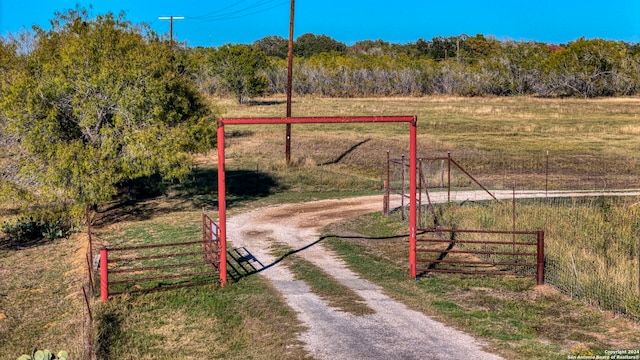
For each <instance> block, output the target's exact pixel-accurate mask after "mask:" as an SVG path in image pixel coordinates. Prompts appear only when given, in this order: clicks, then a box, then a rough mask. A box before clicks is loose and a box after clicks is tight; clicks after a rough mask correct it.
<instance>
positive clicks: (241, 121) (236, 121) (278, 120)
mask: <svg viewBox="0 0 640 360" xmlns="http://www.w3.org/2000/svg"><path fill="white" fill-rule="evenodd" d="M416 120H417V118H416V117H415V116H310V117H267V118H224V119H220V120H218V122H219V123H222V124H223V125H251V124H266V125H268V124H289V123H290V124H325V123H329V124H331V123H334V124H335V123H377V122H381V123H389V122H414V123H415V122H416ZM414 126H415V125H414ZM219 128H220V125H218V129H219Z"/></svg>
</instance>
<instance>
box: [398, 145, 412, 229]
mask: <svg viewBox="0 0 640 360" xmlns="http://www.w3.org/2000/svg"><path fill="white" fill-rule="evenodd" d="M401 162H402V165H401V166H400V168H401V169H402V177H401V180H402V198H401V199H400V210H402V211H401V212H400V213H401V214H402V216H401V218H402V221H404V189H405V187H404V154H402V161H401ZM409 167H411V164H409ZM409 187H411V184H409Z"/></svg>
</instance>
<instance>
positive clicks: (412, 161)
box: [409, 117, 418, 279]
mask: <svg viewBox="0 0 640 360" xmlns="http://www.w3.org/2000/svg"><path fill="white" fill-rule="evenodd" d="M416 125H417V124H416V118H415V117H414V118H413V121H411V122H410V123H409V167H410V168H411V170H410V174H409V202H410V204H409V274H410V276H411V277H412V278H414V279H415V278H416V275H417V274H416V238H417V229H416V218H417V211H416V209H417V204H416V165H417V164H416V162H417V147H418V146H417V133H418V131H417V126H416Z"/></svg>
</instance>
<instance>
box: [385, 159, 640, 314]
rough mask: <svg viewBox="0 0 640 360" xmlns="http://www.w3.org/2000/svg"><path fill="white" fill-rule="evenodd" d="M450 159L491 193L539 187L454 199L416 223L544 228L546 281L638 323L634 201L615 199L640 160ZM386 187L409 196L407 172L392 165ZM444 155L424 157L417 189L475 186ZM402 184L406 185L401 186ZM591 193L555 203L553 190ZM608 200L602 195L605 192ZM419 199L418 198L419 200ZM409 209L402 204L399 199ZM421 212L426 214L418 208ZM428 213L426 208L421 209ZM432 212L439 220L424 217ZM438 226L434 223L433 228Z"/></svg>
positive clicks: (639, 252)
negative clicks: (491, 197) (505, 196)
mask: <svg viewBox="0 0 640 360" xmlns="http://www.w3.org/2000/svg"><path fill="white" fill-rule="evenodd" d="M466 155H468V157H466V158H465V154H462V156H461V157H458V154H456V155H455V161H456V162H457V163H459V164H461V166H463V167H464V170H465V171H466V172H469V173H471V174H472V175H473V177H474V179H475V180H477V182H479V183H480V184H482V185H483V186H485V187H487V188H490V189H512V190H513V193H514V197H515V196H517V195H518V194H519V193H521V192H525V191H530V190H532V189H536V190H539V191H538V193H539V194H540V193H543V194H545V195H546V196H543V197H542V198H538V199H529V200H517V201H514V202H513V204H512V202H511V201H502V202H496V201H492V202H483V203H474V202H473V201H468V200H466V199H461V198H455V197H453V198H452V199H451V201H455V202H457V203H459V204H462V206H458V207H450V206H449V207H446V209H445V211H444V212H443V211H442V210H439V211H433V210H432V211H422V212H421V214H422V215H423V218H422V219H421V222H423V226H425V227H428V226H436V225H442V226H455V227H457V228H459V229H460V228H462V229H484V230H487V229H491V230H515V229H516V228H518V229H519V230H543V231H544V232H545V244H546V245H545V273H546V281H547V282H548V283H550V284H552V285H554V286H555V287H557V288H558V289H559V290H561V291H562V292H564V293H566V294H568V295H569V296H571V297H572V298H578V299H583V300H585V301H587V302H589V303H591V304H593V305H596V306H599V307H601V308H603V309H608V310H613V311H615V312H618V313H622V314H627V315H629V316H631V317H635V318H640V263H639V258H640V199H638V197H637V196H626V197H620V196H614V195H620V194H621V192H619V191H618V192H616V190H621V189H640V176H639V175H640V166H638V165H640V161H639V160H638V159H631V158H624V157H611V158H606V159H602V158H600V159H597V158H594V157H592V156H587V155H585V156H578V155H575V154H572V155H570V156H566V157H563V156H560V155H558V154H555V155H554V156H552V154H548V153H545V154H542V155H541V156H532V157H531V158H522V157H517V156H513V157H511V158H506V157H502V158H501V159H499V160H492V162H493V163H494V165H500V166H496V167H495V168H497V169H498V170H496V171H493V172H489V171H488V170H487V169H486V168H485V166H487V165H486V163H484V164H478V163H477V161H478V159H477V157H476V156H475V155H476V154H466ZM392 164H395V165H392V166H390V168H389V172H388V173H389V183H390V185H391V186H393V187H396V188H401V189H405V190H404V191H406V192H408V178H409V174H408V169H407V168H406V167H405V166H403V165H402V161H396V162H395V163H393V162H392ZM465 171H461V169H460V168H456V167H453V166H451V167H450V166H449V165H448V163H447V160H446V157H441V158H432V159H423V166H422V174H420V175H419V176H421V177H423V178H424V179H425V184H424V187H423V192H424V191H425V189H427V188H428V189H429V191H430V192H435V191H443V190H441V189H438V188H442V189H445V190H444V191H453V190H480V189H482V187H481V186H479V185H478V184H477V183H475V181H473V180H474V179H471V178H470V177H469V176H468V175H467V174H465ZM403 179H404V181H406V182H407V183H405V184H404V185H403ZM569 189H571V190H598V191H604V194H605V195H602V196H591V197H581V198H577V197H571V198H554V197H553V196H554V194H553V192H554V190H569ZM607 194H608V195H610V196H606V195H607ZM423 198H424V195H423ZM404 205H405V206H408V201H405V203H404ZM422 205H423V206H422V208H424V209H427V206H426V204H425V203H424V202H423V203H422ZM427 210H428V209H427ZM436 214H437V216H438V218H439V219H438V220H432V219H431V216H432V215H433V216H435V215H436ZM437 222H440V224H437Z"/></svg>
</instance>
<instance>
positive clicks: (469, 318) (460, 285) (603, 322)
mask: <svg viewBox="0 0 640 360" xmlns="http://www.w3.org/2000/svg"><path fill="white" fill-rule="evenodd" d="M327 232H328V233H331V234H340V233H347V234H350V236H347V237H344V238H340V237H333V238H330V239H328V241H327V242H326V244H327V246H329V247H330V248H331V249H333V250H334V251H336V252H337V253H338V254H339V255H340V256H341V257H342V258H343V259H344V260H345V261H346V262H347V263H348V264H349V266H350V268H351V269H352V270H354V271H356V272H357V273H359V274H361V276H363V277H364V278H365V279H367V280H369V281H372V282H374V283H376V284H378V285H380V286H382V287H383V288H384V289H385V292H386V293H388V294H389V295H390V296H392V297H394V298H395V299H397V300H399V301H401V302H403V303H405V304H407V305H408V306H410V307H411V308H413V309H416V310H418V311H421V312H424V313H426V314H428V315H430V316H433V317H435V318H436V319H438V320H440V321H443V322H445V323H448V324H450V325H453V326H456V327H458V328H460V329H462V330H464V331H467V332H469V333H470V334H472V335H474V336H477V337H479V338H483V339H485V340H486V341H488V342H489V343H490V344H491V346H493V347H494V350H495V351H497V352H498V353H500V354H502V355H503V356H505V357H506V358H509V359H566V358H567V355H570V354H577V353H578V352H579V351H580V349H585V348H588V349H589V350H592V351H593V352H594V353H602V352H603V351H604V350H611V349H635V348H637V344H638V341H640V329H639V328H638V325H637V323H635V322H633V321H630V320H628V319H625V318H623V317H620V316H617V315H614V314H613V313H611V312H606V311H601V310H598V309H596V308H592V307H589V306H587V305H585V303H583V302H581V301H577V300H574V299H571V298H570V297H568V296H566V295H565V294H563V293H561V292H559V291H557V290H555V289H554V288H552V287H550V286H536V285H535V280H534V279H530V278H524V277H523V278H520V277H512V276H509V277H495V276H483V277H473V276H460V275H455V274H435V275H428V276H425V277H423V278H421V279H420V280H419V281H415V280H411V279H409V278H408V276H407V267H408V263H407V262H408V260H407V251H408V240H407V238H393V237H392V235H398V234H405V235H406V225H399V222H395V221H392V220H390V219H388V218H384V217H382V216H381V215H380V214H369V215H365V216H362V217H359V218H357V219H352V220H348V221H344V222H341V223H338V224H334V225H332V226H330V227H329V228H328V229H327ZM354 233H358V234H361V235H362V237H361V238H358V237H357V236H353V234H354ZM381 237H387V239H381Z"/></svg>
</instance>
